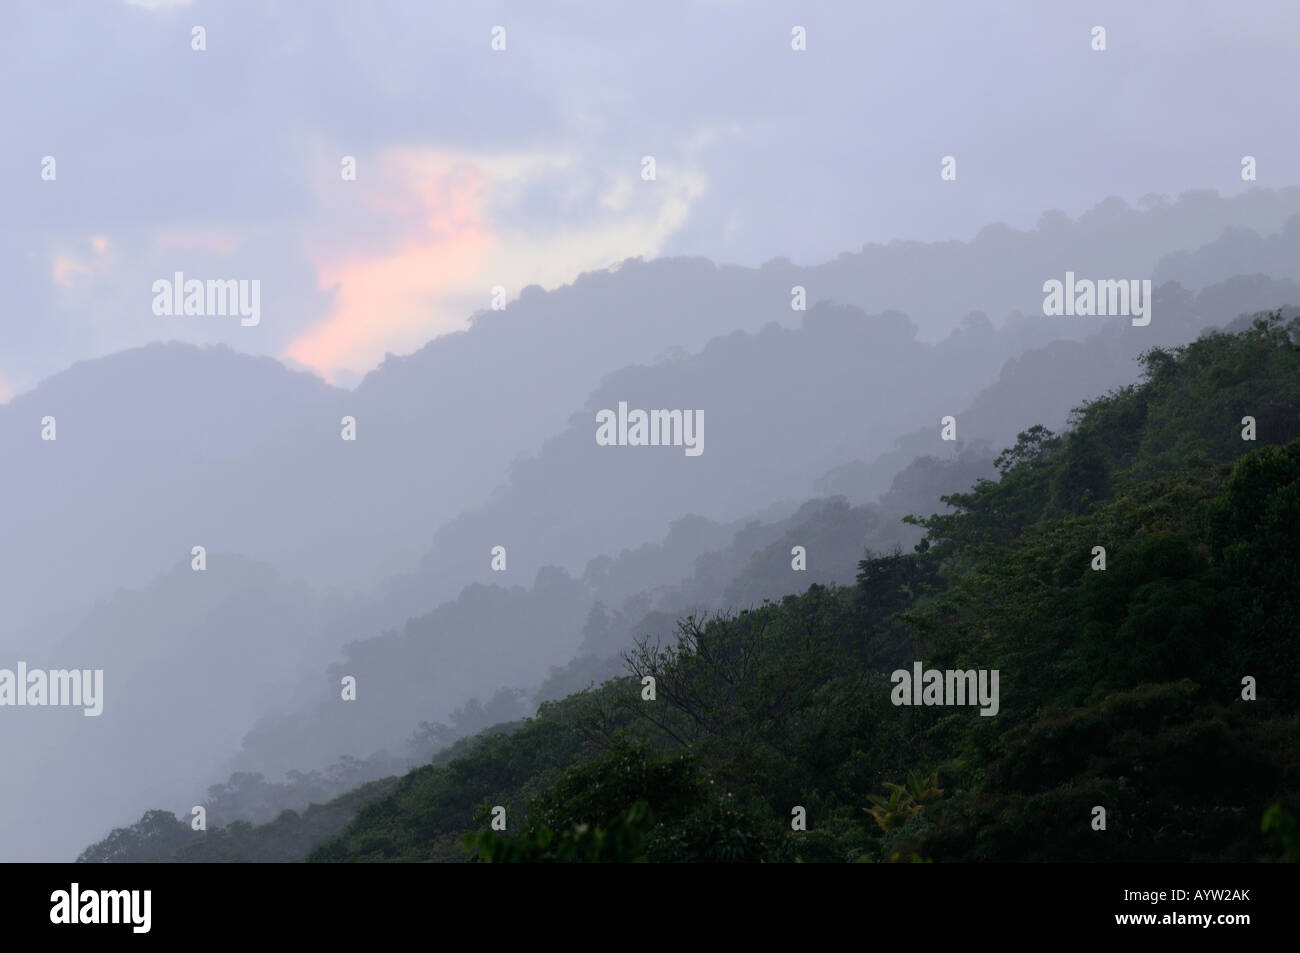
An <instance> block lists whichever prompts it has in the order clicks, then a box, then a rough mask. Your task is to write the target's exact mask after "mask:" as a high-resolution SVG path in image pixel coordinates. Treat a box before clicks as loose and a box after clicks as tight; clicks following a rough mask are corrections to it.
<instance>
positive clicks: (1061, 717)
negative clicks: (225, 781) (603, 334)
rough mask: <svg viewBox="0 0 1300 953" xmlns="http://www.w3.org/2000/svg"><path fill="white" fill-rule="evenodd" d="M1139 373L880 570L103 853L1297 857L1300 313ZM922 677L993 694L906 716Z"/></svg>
mask: <svg viewBox="0 0 1300 953" xmlns="http://www.w3.org/2000/svg"><path fill="white" fill-rule="evenodd" d="M1142 364H1143V368H1144V376H1143V379H1142V381H1141V382H1140V383H1138V384H1136V385H1133V386H1131V387H1126V388H1122V389H1119V390H1116V391H1112V392H1111V393H1109V394H1106V395H1104V396H1101V397H1098V398H1096V399H1094V400H1091V401H1089V402H1088V403H1086V404H1084V405H1082V406H1080V407H1079V409H1078V410H1077V411H1076V412H1075V414H1074V415H1073V417H1072V420H1071V423H1070V426H1069V428H1068V429H1067V430H1066V432H1064V433H1063V434H1059V435H1058V434H1053V433H1051V432H1050V431H1047V430H1045V429H1043V428H1041V427H1036V428H1032V429H1030V430H1027V431H1025V432H1024V433H1022V434H1021V435H1020V437H1019V439H1018V440H1017V442H1016V444H1015V445H1014V446H1013V447H1011V448H1010V449H1008V450H1006V451H1005V452H1004V453H1003V454H1002V455H1001V456H1000V457H999V458H998V470H999V471H1000V472H999V477H998V479H996V480H981V481H979V482H978V483H976V485H975V486H973V487H971V489H970V490H969V491H968V492H964V493H960V494H956V495H954V496H949V497H946V498H945V501H946V502H947V503H949V509H950V512H948V513H946V514H941V515H933V516H918V518H917V519H916V522H917V523H918V524H919V525H920V526H921V527H922V528H923V529H924V530H925V533H926V536H925V538H924V539H923V541H922V542H921V544H920V545H919V546H918V547H917V548H916V551H915V552H912V553H906V554H905V553H901V552H895V553H885V554H870V553H869V554H866V558H864V559H863V561H862V562H861V563H860V564H859V572H858V575H857V581H856V583H855V584H854V585H849V586H843V587H833V586H832V587H826V586H820V585H814V586H812V587H810V588H809V589H808V590H807V591H806V592H804V593H803V594H801V595H790V596H786V597H785V598H784V599H782V600H781V601H780V602H779V603H774V602H768V603H764V604H763V605H761V606H760V607H758V608H754V609H749V610H745V611H740V612H737V613H731V614H725V615H720V616H716V617H710V618H708V619H699V618H687V619H683V620H681V621H680V622H679V623H678V624H677V630H676V631H675V632H666V631H661V632H656V633H650V634H648V635H647V636H646V638H645V639H643V640H642V641H641V642H640V643H639V644H638V645H636V646H635V647H633V648H631V649H629V650H628V652H627V663H628V671H629V674H628V675H626V676H624V677H621V678H617V679H614V680H611V681H607V682H605V683H604V684H602V685H600V686H597V687H593V688H591V689H589V690H587V691H585V692H580V693H577V694H574V695H570V696H568V697H566V698H563V699H562V700H559V701H554V702H548V703H545V704H544V705H542V707H541V708H540V710H539V711H538V713H537V715H536V717H533V718H529V719H526V720H524V721H520V722H515V723H512V724H508V725H500V726H497V727H496V728H493V729H489V730H487V731H485V732H482V733H481V734H479V735H478V736H476V737H474V738H471V739H466V740H462V741H461V742H458V743H457V744H456V745H455V746H453V747H452V748H450V749H447V750H445V751H443V752H442V753H440V754H439V755H438V756H437V757H436V758H435V759H434V761H433V763H431V764H429V765H427V766H425V767H422V768H419V769H416V770H414V771H411V772H410V773H408V774H406V775H405V776H403V777H401V778H399V779H393V780H389V781H385V782H378V783H375V784H373V785H372V786H370V787H369V788H366V789H361V790H358V791H355V792H352V793H351V794H349V795H347V796H346V797H345V798H343V799H339V800H338V801H333V802H330V804H328V805H325V806H323V807H313V808H311V809H309V810H307V811H305V812H303V813H302V814H301V815H299V814H296V813H293V812H286V813H285V814H283V815H281V817H280V818H278V819H277V820H276V821H274V822H273V823H271V824H267V825H262V826H257V827H253V826H249V825H242V826H235V825H232V826H231V827H230V828H221V829H214V830H210V831H208V832H204V833H198V832H192V831H191V830H190V829H189V825H188V822H187V821H181V820H178V819H176V818H174V817H172V816H171V815H170V814H166V813H165V812H162V813H161V814H160V813H159V812H151V813H150V814H148V815H146V816H145V818H144V819H143V820H142V821H141V822H140V823H139V824H137V825H136V826H135V827H134V828H129V829H122V830H118V831H115V832H114V834H113V835H111V836H110V838H109V839H107V840H106V841H104V842H101V844H98V845H95V846H94V847H92V848H89V849H88V850H87V851H86V853H85V854H83V857H82V859H83V860H108V859H118V860H144V859H162V858H170V859H175V860H239V859H302V858H306V859H309V860H316V861H340V860H446V861H451V860H464V859H467V858H477V859H490V860H563V859H600V860H633V859H648V860H759V859H762V860H769V861H788V860H794V859H802V860H805V861H845V860H872V861H888V860H934V861H940V862H945V861H947V862H950V861H977V860H979V861H984V860H995V861H1034V860H1048V859H1051V860H1055V861H1062V860H1075V861H1084V860H1113V861H1196V860H1217V861H1253V860H1269V859H1284V858H1286V859H1295V858H1296V855H1297V850H1298V849H1300V846H1298V844H1297V835H1296V827H1295V818H1296V816H1297V815H1298V814H1300V710H1298V707H1300V706H1298V702H1300V659H1297V653H1296V652H1295V638H1296V634H1297V632H1300V318H1297V317H1289V318H1284V317H1283V315H1281V314H1279V313H1274V314H1272V315H1270V316H1268V317H1262V318H1258V319H1256V320H1255V321H1254V322H1253V323H1252V324H1251V325H1250V327H1248V328H1247V329H1245V330H1242V331H1239V332H1237V333H1232V334H1227V333H1216V334H1211V335H1208V336H1206V337H1203V338H1201V339H1200V340H1197V341H1195V342H1193V343H1191V344H1188V345H1186V346H1182V347H1177V348H1172V349H1162V348H1157V349H1153V350H1151V351H1148V352H1147V353H1146V354H1145V355H1144V356H1143V358H1142ZM916 663H921V665H922V666H923V668H924V669H938V670H943V671H950V670H955V671H966V670H975V671H976V672H980V673H984V674H989V675H991V673H993V672H996V673H997V674H998V682H997V683H996V684H997V694H996V701H995V703H994V704H992V705H990V704H983V705H976V704H966V705H952V704H946V705H928V704H921V703H920V701H921V697H920V696H921V693H920V687H919V686H918V690H917V696H918V698H917V702H918V704H915V705H906V704H896V703H895V702H896V701H898V700H899V699H900V695H899V687H898V685H897V680H896V679H894V678H893V677H892V673H894V672H895V671H896V670H903V671H906V672H908V673H911V672H912V670H913V666H914V665H915V664H916ZM646 679H652V680H653V681H652V683H647V681H646ZM651 684H652V685H653V690H654V691H653V696H654V697H653V700H651V699H650V698H649V695H650V685H651ZM981 685H983V683H981ZM940 687H942V686H940ZM927 697H928V696H927ZM981 701H982V702H983V701H985V699H983V698H981ZM982 712H988V714H982ZM994 712H995V713H994ZM358 807H359V811H358V810H357V808H358ZM496 808H501V809H503V810H494V809H496ZM494 815H495V816H497V817H498V818H502V817H503V818H504V821H505V831H504V832H499V831H493V830H492V827H493V824H492V821H493V817H494ZM347 818H351V820H347ZM801 822H802V823H801ZM497 826H498V827H499V826H500V824H499V822H498V824H497ZM800 828H803V829H800Z"/></svg>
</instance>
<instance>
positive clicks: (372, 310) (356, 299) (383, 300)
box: [284, 150, 495, 377]
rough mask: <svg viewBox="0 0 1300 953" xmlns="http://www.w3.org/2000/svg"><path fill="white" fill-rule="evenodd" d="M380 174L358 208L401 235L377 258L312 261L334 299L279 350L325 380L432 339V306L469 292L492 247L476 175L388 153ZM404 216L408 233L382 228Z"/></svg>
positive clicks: (374, 254)
mask: <svg viewBox="0 0 1300 953" xmlns="http://www.w3.org/2000/svg"><path fill="white" fill-rule="evenodd" d="M383 164H384V166H385V173H384V174H383V175H381V176H378V177H377V181H379V182H381V183H384V185H382V186H380V187H378V188H377V189H374V190H370V191H368V192H366V193H363V196H362V200H363V201H364V202H366V204H367V205H368V206H369V208H370V210H371V211H372V213H376V214H378V216H379V217H380V218H381V219H385V218H387V219H389V220H390V224H391V226H392V227H393V228H394V229H396V230H398V231H406V232H408V234H399V235H396V236H393V237H392V238H391V239H390V241H391V243H392V246H393V247H390V248H386V249H376V250H368V251H367V252H344V253H342V254H339V253H337V252H325V253H319V254H318V255H317V256H316V257H318V259H319V260H318V261H317V274H318V277H319V281H320V285H321V287H322V288H326V289H333V291H334V309H333V312H332V313H331V314H330V315H329V317H328V318H326V319H325V320H324V321H322V322H321V323H319V324H317V325H315V326H314V327H311V328H309V329H308V330H306V331H304V332H303V333H302V334H300V335H299V336H298V337H296V338H295V339H294V340H293V341H291V342H290V343H289V345H288V347H286V348H285V350H284V356H285V357H288V358H291V359H292V360H294V361H297V362H299V363H300V364H305V365H307V366H309V367H312V368H315V369H316V370H317V371H319V372H320V373H322V374H323V375H324V376H327V377H328V376H330V374H331V373H332V372H333V371H337V370H340V369H343V368H348V367H357V366H364V365H367V364H373V363H377V362H378V360H379V359H380V358H382V357H383V355H384V353H385V352H386V351H388V350H391V349H393V347H394V346H395V345H396V346H412V347H413V346H417V345H419V344H422V343H424V341H426V340H427V339H428V338H429V337H431V336H432V335H433V334H434V333H436V332H437V330H439V329H438V328H437V327H435V326H434V325H436V324H437V323H438V322H437V319H438V318H439V314H438V301H439V299H440V298H443V297H445V296H448V295H456V294H464V293H465V292H466V291H467V290H469V289H470V288H471V287H474V288H476V287H477V286H478V284H479V283H480V281H479V279H478V277H477V276H478V273H479V271H480V270H481V269H482V267H483V265H484V262H485V259H486V256H487V254H488V252H489V250H490V249H491V247H492V246H493V244H494V242H495V237H494V235H493V234H492V233H491V231H490V230H489V229H488V228H487V226H486V225H485V224H484V223H483V219H482V210H483V192H484V190H485V188H486V186H487V177H486V175H485V174H484V172H483V170H482V169H481V168H480V167H479V166H477V165H474V164H473V163H469V162H465V161H457V160H455V159H454V158H451V157H448V156H445V155H438V154H431V153H425V152H415V151H408V150H398V151H395V152H393V153H389V154H388V155H387V156H386V157H385V158H384V160H383ZM412 209H415V210H418V211H419V212H420V214H419V220H418V227H416V228H415V229H414V230H412V229H410V228H403V226H399V225H397V223H396V222H393V221H391V219H392V217H393V216H394V215H397V216H399V217H401V218H407V217H409V216H410V213H411V211H412ZM482 291H483V294H484V296H486V294H487V289H486V288H484V289H482Z"/></svg>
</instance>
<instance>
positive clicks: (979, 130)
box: [0, 0, 1300, 401]
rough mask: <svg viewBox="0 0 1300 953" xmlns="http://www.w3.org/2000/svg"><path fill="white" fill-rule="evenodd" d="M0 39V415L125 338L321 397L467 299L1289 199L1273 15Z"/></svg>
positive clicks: (470, 11)
mask: <svg viewBox="0 0 1300 953" xmlns="http://www.w3.org/2000/svg"><path fill="white" fill-rule="evenodd" d="M0 20H3V21H4V22H3V23H2V24H0V120H2V121H3V127H4V133H3V147H2V148H0V282H2V283H3V287H4V288H5V289H6V292H7V294H6V295H5V297H4V307H3V308H0V401H2V400H5V399H7V398H8V397H10V396H12V395H13V394H15V393H17V392H20V391H22V390H25V389H27V388H30V387H31V386H33V385H35V384H36V383H37V382H38V381H39V380H40V379H42V378H44V377H46V376H48V375H49V374H51V373H54V372H56V371H58V370H61V369H63V368H64V367H66V366H68V365H69V364H71V363H72V362H74V361H77V360H81V359H84V358H88V357H96V356H101V355H105V354H109V353H112V352H114V351H117V350H121V349H123V348H127V347H132V346H137V345H140V344H144V343H147V342H149V341H152V340H158V339H181V340H189V341H195V342H204V341H223V342H225V343H227V344H229V345H230V346H232V347H234V348H236V349H237V350H240V351H244V352H248V353H257V354H270V355H273V356H276V357H279V358H281V359H282V360H285V361H286V362H287V363H297V364H300V365H304V366H308V367H311V368H313V369H315V370H317V371H318V372H319V373H321V374H322V376H325V377H326V378H327V379H330V380H332V381H334V382H336V383H342V384H350V383H353V382H355V380H356V379H357V377H358V375H359V374H364V373H365V372H366V371H367V370H369V369H370V368H372V367H373V366H374V365H375V364H376V363H378V362H379V361H380V360H381V359H382V358H383V356H384V354H385V353H386V352H394V353H406V352H409V351H411V350H414V349H415V348H417V347H419V346H420V345H421V344H423V343H424V342H426V341H427V340H429V339H430V338H432V337H435V336H436V335H438V334H440V333H445V332H447V331H451V330H456V329H458V328H461V327H463V326H464V323H465V319H466V318H467V317H468V316H469V314H471V313H472V312H473V311H475V310H477V309H481V308H484V307H487V306H488V304H489V293H490V289H491V288H492V286H494V285H502V286H504V287H505V288H506V289H507V294H508V295H509V297H510V298H514V297H515V296H517V295H518V293H519V291H520V289H522V288H523V287H524V286H525V285H528V284H532V283H538V284H541V285H543V286H545V287H554V286H557V285H560V284H564V283H567V282H568V281H571V280H572V279H573V278H575V277H576V276H577V275H578V274H580V273H581V272H583V271H585V270H590V269H593V268H603V267H606V266H608V265H610V264H612V263H614V262H617V261H619V260H622V259H623V258H626V257H629V256H636V255H641V256H646V257H653V256H660V255H681V254H688V255H703V256H707V257H709V258H712V259H714V260H717V261H724V262H735V263H741V264H748V265H757V264H761V263H762V262H764V261H767V260H769V259H771V258H774V257H778V256H785V257H789V258H791V259H793V260H794V261H795V262H798V263H814V262H818V261H822V260H825V259H828V258H834V257H835V256H836V255H838V254H840V253H842V252H844V251H854V250H857V249H860V248H861V247H862V245H863V244H864V243H868V242H888V241H891V240H894V239H924V240H937V239H962V240H965V239H969V238H971V237H972V236H973V235H974V234H975V233H976V232H977V231H978V230H979V228H980V227H981V226H984V225H986V224H989V223H991V222H1005V223H1007V224H1010V225H1013V226H1016V227H1022V228H1029V227H1032V226H1033V225H1034V223H1035V222H1036V221H1037V219H1038V217H1039V215H1040V214H1041V213H1042V212H1043V211H1045V210H1047V209H1052V208H1060V209H1063V210H1065V211H1066V212H1067V213H1068V214H1070V215H1072V216H1076V215H1078V214H1079V213H1081V212H1082V211H1084V210H1086V209H1087V208H1089V207H1091V206H1092V205H1094V204H1096V203H1097V202H1098V201H1100V200H1101V199H1103V198H1105V197H1106V196H1109V195H1118V196H1121V197H1123V198H1125V199H1126V200H1127V201H1129V202H1130V203H1136V202H1137V200H1138V199H1139V198H1140V197H1141V196H1143V195H1145V194H1148V193H1151V192H1157V193H1161V194H1165V195H1169V196H1171V197H1172V196H1175V195H1177V194H1178V193H1179V192H1181V191H1183V190H1185V189H1189V188H1207V187H1208V188H1214V189H1217V190H1219V191H1220V192H1221V193H1224V194H1232V193H1235V192H1238V191H1241V190H1243V189H1245V188H1247V187H1248V184H1247V183H1244V182H1242V181H1241V177H1240V163H1241V157H1242V156H1243V155H1247V154H1249V155H1254V156H1255V157H1256V158H1257V160H1258V184H1260V185H1265V186H1280V185H1295V184H1300V171H1298V170H1300V163H1297V161H1296V156H1297V155H1300V122H1297V119H1298V118H1300V116H1298V115H1297V96H1296V90H1297V89H1300V57H1297V56H1296V50H1297V48H1300V3H1296V2H1294V0H1276V2H1251V0H1245V2H1238V3H1232V4H1225V3H1221V2H1207V3H1195V2H1187V0H1177V2H1163V0H1161V2H1156V0H1143V2H1142V3H1132V2H1115V3H1105V2H1088V3H1072V2H1050V3H1049V2H1006V0H997V2H993V3H968V2H931V3H927V2H911V0H909V2H902V0H893V2H887V3H876V2H871V3H867V2H858V0H854V2H848V0H845V2H825V3H815V2H813V3H809V2H786V3H781V2H749V3H742V2H721V0H712V2H709V0H682V2H672V0H659V2H656V3H654V4H640V3H636V4H634V3H621V2H619V3H609V2H584V3H566V2H562V0H548V2H538V0H517V2H503V3H482V2H433V0H430V2H392V3H385V2H370V0H367V2H355V0H314V2H311V3H307V2H301V3H287V2H240V0H221V2H216V0H193V2H188V3H187V2H165V0H148V2H145V0H136V2H128V0H111V2H110V0H105V2H99V3H90V2H77V3H73V2H66V3H65V2H53V0H51V2H35V0H28V2H14V3H7V4H5V6H4V8H3V10H2V11H0ZM796 25H797V26H803V27H804V28H805V29H806V35H807V49H806V51H800V52H796V51H794V50H792V49H791V30H792V28H793V27H794V26H796ZM1097 25H1101V26H1104V27H1105V28H1106V45H1107V49H1106V51H1105V52H1096V51H1094V50H1093V49H1092V38H1091V30H1092V28H1093V27H1094V26H1097ZM195 26H202V27H203V28H204V30H205V33H206V36H205V40H206V49H205V50H203V51H196V50H194V49H192V29H193V28H194V27H195ZM496 26H502V27H504V28H505V31H506V32H505V41H506V49H505V50H504V51H494V50H493V49H492V30H493V28H494V27H496ZM345 155H350V156H355V157H356V160H357V178H356V181H352V182H349V181H344V180H343V178H342V176H341V175H340V162H341V159H342V157H343V156H345ZM646 155H653V156H654V157H655V159H656V164H657V170H656V172H657V177H656V180H655V181H653V182H647V181H643V179H642V176H641V171H642V157H643V156H646ZM944 155H953V156H955V157H956V159H957V172H958V175H957V181H955V182H942V181H940V176H939V170H940V160H941V157H942V156H944ZM45 156H53V157H54V159H55V162H56V166H55V169H56V176H57V177H56V178H55V179H54V180H53V181H43V180H42V177H41V173H42V161H43V158H44V157H45ZM177 271H180V272H183V273H184V274H185V276H186V277H187V278H200V279H210V278H221V279H227V278H236V279H240V278H242V279H258V280H260V282H261V286H262V301H261V312H262V319H261V323H260V324H259V325H258V326H257V327H241V326H240V323H239V321H238V319H229V318H203V319H194V318H189V319H184V318H180V319H178V318H168V317H159V316H156V315H155V314H154V313H153V311H152V309H151V303H152V300H153V295H152V292H151V286H152V284H153V282H154V281H155V280H157V279H160V278H171V277H172V275H173V274H174V273H175V272H177ZM935 279H936V280H942V276H935ZM616 317H617V316H616V315H611V319H616Z"/></svg>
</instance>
